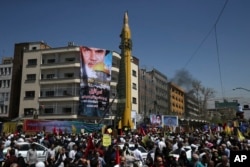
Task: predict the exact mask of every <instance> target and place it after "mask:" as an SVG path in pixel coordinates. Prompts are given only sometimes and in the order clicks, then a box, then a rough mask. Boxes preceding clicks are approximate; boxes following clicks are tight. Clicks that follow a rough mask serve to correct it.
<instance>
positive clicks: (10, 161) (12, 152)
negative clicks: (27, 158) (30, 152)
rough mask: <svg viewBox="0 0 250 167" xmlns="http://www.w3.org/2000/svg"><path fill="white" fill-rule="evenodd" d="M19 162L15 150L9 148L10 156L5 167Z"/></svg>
mask: <svg viewBox="0 0 250 167" xmlns="http://www.w3.org/2000/svg"><path fill="white" fill-rule="evenodd" d="M17 162H18V159H17V157H16V155H15V150H14V149H13V148H12V149H10V150H9V156H8V157H7V159H6V160H5V162H4V165H3V167H10V166H11V164H13V163H17Z"/></svg>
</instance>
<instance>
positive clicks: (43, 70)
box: [19, 45, 80, 119]
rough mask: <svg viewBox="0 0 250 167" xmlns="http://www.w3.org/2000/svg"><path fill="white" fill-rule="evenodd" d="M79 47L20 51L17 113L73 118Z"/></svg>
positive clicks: (25, 115) (30, 116)
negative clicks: (19, 86)
mask: <svg viewBox="0 0 250 167" xmlns="http://www.w3.org/2000/svg"><path fill="white" fill-rule="evenodd" d="M79 55H80V54H79V47H77V46H71V45H69V46H66V47H60V48H49V49H36V50H33V49H31V50H26V51H24V53H23V65H22V79H21V92H20V108H19V117H23V118H24V119H32V118H33V117H34V116H35V115H38V116H39V118H41V119H75V118H77V111H78V108H79V87H80V56H79Z"/></svg>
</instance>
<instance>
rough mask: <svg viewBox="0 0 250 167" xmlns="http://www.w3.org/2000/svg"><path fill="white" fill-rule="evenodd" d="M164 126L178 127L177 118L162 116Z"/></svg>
mask: <svg viewBox="0 0 250 167" xmlns="http://www.w3.org/2000/svg"><path fill="white" fill-rule="evenodd" d="M163 124H164V126H169V127H176V126H178V125H179V124H178V116H175V115H164V116H163Z"/></svg>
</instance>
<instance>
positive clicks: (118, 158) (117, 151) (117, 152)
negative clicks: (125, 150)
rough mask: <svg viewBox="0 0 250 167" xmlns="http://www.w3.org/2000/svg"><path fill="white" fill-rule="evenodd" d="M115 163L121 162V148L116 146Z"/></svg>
mask: <svg viewBox="0 0 250 167" xmlns="http://www.w3.org/2000/svg"><path fill="white" fill-rule="evenodd" d="M115 164H120V149H119V147H116V151H115Z"/></svg>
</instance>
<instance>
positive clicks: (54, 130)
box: [53, 127, 57, 135]
mask: <svg viewBox="0 0 250 167" xmlns="http://www.w3.org/2000/svg"><path fill="white" fill-rule="evenodd" d="M53 133H54V135H57V130H56V127H54V128H53Z"/></svg>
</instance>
